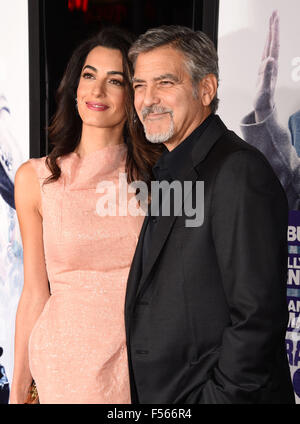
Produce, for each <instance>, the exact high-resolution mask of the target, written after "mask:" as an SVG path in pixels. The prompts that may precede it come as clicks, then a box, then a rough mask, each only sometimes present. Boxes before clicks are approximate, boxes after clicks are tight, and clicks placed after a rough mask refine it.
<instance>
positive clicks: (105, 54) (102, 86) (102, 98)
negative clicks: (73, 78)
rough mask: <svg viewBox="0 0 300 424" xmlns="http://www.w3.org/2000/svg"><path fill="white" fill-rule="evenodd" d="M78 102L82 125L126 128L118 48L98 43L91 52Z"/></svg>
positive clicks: (123, 83) (80, 85)
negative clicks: (102, 45)
mask: <svg viewBox="0 0 300 424" xmlns="http://www.w3.org/2000/svg"><path fill="white" fill-rule="evenodd" d="M77 104H78V113H79V115H80V117H81V119H82V122H83V125H86V126H93V127H97V128H115V127H117V126H119V127H123V125H124V123H125V121H126V114H125V78H124V73H123V63H122V54H121V52H120V51H119V50H115V49H109V48H106V47H101V46H97V47H95V48H94V49H93V50H91V51H90V53H89V54H88V56H87V58H86V61H85V63H84V65H83V68H82V71H81V75H80V79H79V84H78V88H77Z"/></svg>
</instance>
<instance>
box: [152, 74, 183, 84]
mask: <svg viewBox="0 0 300 424" xmlns="http://www.w3.org/2000/svg"><path fill="white" fill-rule="evenodd" d="M164 79H169V80H172V81H174V82H178V81H179V78H178V77H177V76H176V75H174V74H162V75H159V76H158V77H155V78H154V81H160V80H164Z"/></svg>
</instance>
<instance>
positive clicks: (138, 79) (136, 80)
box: [131, 77, 145, 83]
mask: <svg viewBox="0 0 300 424" xmlns="http://www.w3.org/2000/svg"><path fill="white" fill-rule="evenodd" d="M131 82H132V83H135V82H145V80H142V79H140V78H134V77H133V78H132V80H131Z"/></svg>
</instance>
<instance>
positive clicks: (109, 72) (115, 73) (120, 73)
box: [83, 65, 124, 77]
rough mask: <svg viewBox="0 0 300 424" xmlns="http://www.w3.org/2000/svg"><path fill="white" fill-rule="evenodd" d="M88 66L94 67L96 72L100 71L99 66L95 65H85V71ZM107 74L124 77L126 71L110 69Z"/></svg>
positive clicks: (93, 69)
mask: <svg viewBox="0 0 300 424" xmlns="http://www.w3.org/2000/svg"><path fill="white" fill-rule="evenodd" d="M86 68H89V69H92V71H94V72H98V70H97V68H95V67H94V66H91V65H85V67H84V68H83V71H84V70H85V69H86ZM107 75H121V76H122V77H124V72H121V71H108V72H107Z"/></svg>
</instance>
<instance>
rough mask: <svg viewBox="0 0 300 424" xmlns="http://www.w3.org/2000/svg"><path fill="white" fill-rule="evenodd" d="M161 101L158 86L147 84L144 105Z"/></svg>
mask: <svg viewBox="0 0 300 424" xmlns="http://www.w3.org/2000/svg"><path fill="white" fill-rule="evenodd" d="M159 102H160V98H159V95H158V91H157V89H156V87H153V86H147V87H146V89H145V94H144V99H143V103H144V106H151V105H153V104H158V103H159Z"/></svg>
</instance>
